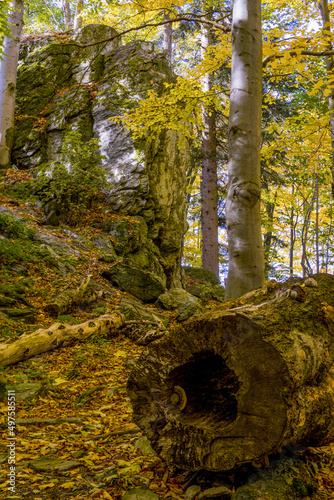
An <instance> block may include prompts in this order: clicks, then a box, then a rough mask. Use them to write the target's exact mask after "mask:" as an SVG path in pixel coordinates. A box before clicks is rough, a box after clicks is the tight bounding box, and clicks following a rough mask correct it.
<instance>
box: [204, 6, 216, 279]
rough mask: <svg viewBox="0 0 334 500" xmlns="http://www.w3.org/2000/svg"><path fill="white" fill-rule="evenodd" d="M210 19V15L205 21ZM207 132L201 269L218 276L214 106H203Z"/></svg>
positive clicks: (207, 85)
mask: <svg viewBox="0 0 334 500" xmlns="http://www.w3.org/2000/svg"><path fill="white" fill-rule="evenodd" d="M209 18H211V16H210V15H209V14H207V15H206V16H205V19H209ZM201 30H202V35H201V52H202V59H204V57H205V54H206V51H207V49H208V47H209V46H210V45H212V36H211V32H210V31H211V29H210V26H209V25H208V24H204V23H202V27H201ZM202 87H203V90H204V91H205V92H211V91H212V76H211V75H210V74H209V73H207V74H206V75H205V76H203V77H202ZM202 119H203V125H204V130H203V131H202V156H203V158H202V267H203V268H204V269H207V270H208V271H211V272H212V273H214V274H215V275H216V276H217V278H218V277H219V251H218V188H217V182H218V180H217V158H216V156H217V154H216V149H217V141H216V114H215V109H214V107H213V106H204V105H203V107H202Z"/></svg>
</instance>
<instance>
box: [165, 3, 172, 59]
mask: <svg viewBox="0 0 334 500" xmlns="http://www.w3.org/2000/svg"><path fill="white" fill-rule="evenodd" d="M169 20H170V16H169V12H168V10H165V11H164V21H169ZM172 43H173V24H172V23H167V24H165V25H164V51H165V54H166V59H167V61H168V63H169V65H170V66H171V64H172Z"/></svg>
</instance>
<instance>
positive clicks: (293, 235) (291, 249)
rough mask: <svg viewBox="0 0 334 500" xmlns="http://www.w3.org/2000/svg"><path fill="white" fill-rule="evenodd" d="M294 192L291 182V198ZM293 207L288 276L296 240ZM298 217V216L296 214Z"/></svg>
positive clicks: (292, 211) (291, 267)
mask: <svg viewBox="0 0 334 500" xmlns="http://www.w3.org/2000/svg"><path fill="white" fill-rule="evenodd" d="M294 193H295V186H294V184H292V192H291V194H292V198H293V195H294ZM294 212H295V211H294V208H293V205H292V207H291V214H290V251H289V275H290V278H292V276H293V257H294V247H295V241H296V224H297V219H296V224H295V222H294V216H295V213H294ZM297 218H298V216H297Z"/></svg>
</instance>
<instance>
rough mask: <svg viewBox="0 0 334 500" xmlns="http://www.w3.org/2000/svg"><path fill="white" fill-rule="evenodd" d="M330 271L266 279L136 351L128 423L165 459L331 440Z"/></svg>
mask: <svg viewBox="0 0 334 500" xmlns="http://www.w3.org/2000/svg"><path fill="white" fill-rule="evenodd" d="M333 305H334V276H331V275H324V274H319V275H316V276H314V277H313V278H309V279H307V280H302V279H294V280H292V281H288V282H286V283H276V282H269V283H268V284H267V286H266V287H264V288H262V289H258V290H256V291H254V292H251V293H249V294H247V295H245V296H243V297H241V298H240V299H238V300H236V301H229V302H226V303H225V304H223V305H222V306H221V307H219V308H218V309H215V310H212V311H209V312H207V313H205V314H203V315H198V316H194V317H193V318H190V319H189V320H188V321H186V322H184V323H183V324H182V325H180V326H178V327H177V328H176V329H174V330H171V331H170V332H169V333H168V334H167V335H165V336H164V337H163V338H162V339H160V340H157V341H156V342H153V343H152V344H150V345H149V346H148V348H146V349H145V351H143V353H142V355H141V356H140V358H139V360H138V361H137V363H136V365H135V367H134V368H133V370H132V372H131V375H130V378H129V381H128V393H129V396H130V398H131V401H132V405H133V412H134V421H135V423H136V424H137V425H138V426H139V427H140V428H141V429H142V430H143V431H144V432H145V434H146V435H147V437H148V438H149V439H150V441H151V443H152V446H153V448H154V449H155V451H156V452H157V453H158V454H159V455H160V456H161V457H162V458H163V459H165V460H166V461H168V462H172V463H174V464H176V465H178V466H180V467H182V468H186V469H190V470H198V469H201V468H204V469H207V470H213V471H218V470H220V471H222V470H230V469H232V468H234V467H237V466H239V465H241V464H245V463H249V462H253V463H254V464H255V465H259V464H261V463H263V464H266V463H267V462H268V455H270V454H277V453H279V452H280V450H281V449H282V448H283V447H285V446H288V445H291V444H293V445H295V444H296V443H297V444H300V445H302V446H309V445H318V444H320V443H325V442H327V441H330V440H333V439H334V376H333V371H330V368H331V366H332V365H333V362H334V308H333Z"/></svg>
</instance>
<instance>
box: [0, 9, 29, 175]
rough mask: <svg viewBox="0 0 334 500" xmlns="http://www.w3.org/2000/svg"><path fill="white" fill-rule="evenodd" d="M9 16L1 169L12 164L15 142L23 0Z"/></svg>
mask: <svg viewBox="0 0 334 500" xmlns="http://www.w3.org/2000/svg"><path fill="white" fill-rule="evenodd" d="M11 8H12V11H11V13H10V17H9V23H10V25H11V37H5V38H4V41H3V46H4V53H5V54H6V55H4V56H3V60H2V61H0V110H1V111H0V169H1V168H8V167H10V165H11V161H10V156H11V151H12V147H13V142H14V131H15V129H14V109H15V94H16V78H17V63H18V59H19V47H20V37H21V32H22V24H23V9H24V5H23V0H14V1H13V2H12V5H11Z"/></svg>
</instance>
